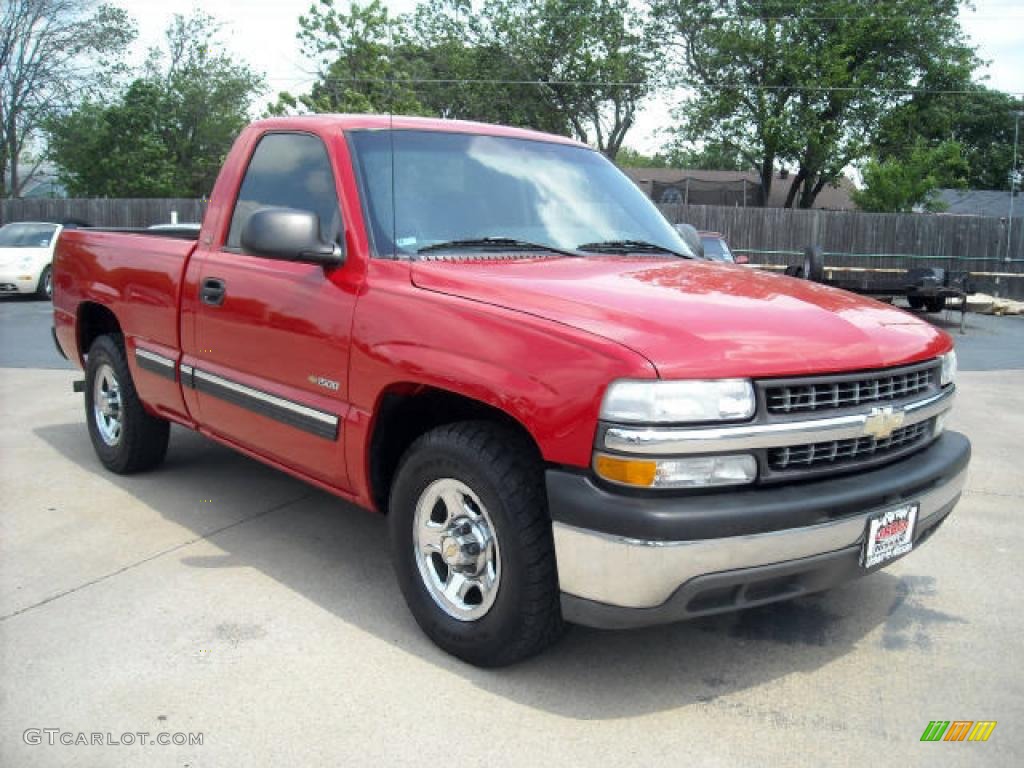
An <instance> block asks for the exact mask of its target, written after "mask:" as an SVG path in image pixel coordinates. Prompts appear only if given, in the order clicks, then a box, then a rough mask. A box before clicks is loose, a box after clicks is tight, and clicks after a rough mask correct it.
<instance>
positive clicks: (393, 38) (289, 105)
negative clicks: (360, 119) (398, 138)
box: [268, 0, 425, 115]
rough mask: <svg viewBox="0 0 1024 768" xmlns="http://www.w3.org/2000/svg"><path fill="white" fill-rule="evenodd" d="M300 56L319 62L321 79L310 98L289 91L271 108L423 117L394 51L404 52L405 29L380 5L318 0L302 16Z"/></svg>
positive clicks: (276, 112) (376, 1)
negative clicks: (343, 5) (345, 5)
mask: <svg viewBox="0 0 1024 768" xmlns="http://www.w3.org/2000/svg"><path fill="white" fill-rule="evenodd" d="M298 39H299V42H300V44H301V46H302V52H303V53H304V54H305V55H306V56H307V57H308V58H310V59H311V60H313V61H315V62H316V67H317V80H316V82H315V83H314V84H313V87H312V89H311V90H310V92H309V93H308V94H303V95H298V96H296V95H293V94H291V93H288V92H285V93H281V94H279V95H278V98H277V101H276V102H274V103H273V104H271V105H270V106H269V107H268V112H269V113H270V114H273V115H280V114H288V113H290V112H296V111H304V112H381V113H385V112H394V113H397V114H421V113H423V112H425V109H424V107H423V105H422V104H420V103H419V102H418V101H417V99H416V94H415V91H414V90H413V88H412V87H411V86H410V84H409V83H408V82H407V81H408V80H409V78H410V72H409V69H408V68H407V66H406V63H405V61H404V58H403V57H401V56H399V55H397V54H396V51H397V50H399V49H401V48H403V47H405V41H404V28H403V26H402V24H401V23H400V22H399V21H398V20H396V19H394V18H392V16H391V15H390V13H389V12H388V9H387V8H386V7H385V6H384V5H383V4H381V2H380V0H371V2H370V3H369V4H367V5H360V4H359V3H357V2H352V3H350V4H349V7H348V11H347V12H345V11H343V10H340V9H339V8H337V7H335V4H334V0H316V2H315V3H314V4H313V5H311V6H310V8H309V11H308V12H307V13H305V14H303V15H302V16H300V17H299V32H298Z"/></svg>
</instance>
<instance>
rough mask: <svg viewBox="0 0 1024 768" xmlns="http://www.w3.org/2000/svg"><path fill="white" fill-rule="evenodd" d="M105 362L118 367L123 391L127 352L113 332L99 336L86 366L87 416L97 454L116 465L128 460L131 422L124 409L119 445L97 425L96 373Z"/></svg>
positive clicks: (117, 370)
mask: <svg viewBox="0 0 1024 768" xmlns="http://www.w3.org/2000/svg"><path fill="white" fill-rule="evenodd" d="M104 363H105V364H107V365H109V366H110V367H111V369H112V370H113V371H114V376H116V377H117V383H118V386H119V387H120V388H121V392H122V393H123V392H124V387H125V374H126V373H127V368H128V365H127V363H126V362H125V361H124V356H123V355H122V354H121V351H120V349H119V347H118V345H117V344H116V343H115V342H114V341H113V340H112V339H111V338H110V337H109V336H101V337H100V338H98V339H96V341H94V342H93V345H92V347H91V348H90V349H89V358H88V363H87V365H86V369H85V420H86V422H87V423H88V425H89V438H90V439H91V440H92V444H93V448H95V449H96V454H97V455H98V456H99V457H100V461H102V462H103V464H104V466H107V467H112V466H118V465H120V464H122V463H123V462H124V447H125V445H126V444H127V442H128V441H127V438H128V434H127V433H128V430H129V429H130V426H129V424H128V422H129V419H128V418H127V413H125V412H124V411H122V413H123V415H122V420H121V439H120V440H118V441H117V445H107V443H106V441H105V440H104V439H103V437H102V435H100V433H99V429H98V428H97V426H96V411H95V409H94V407H93V406H94V403H95V391H96V374H97V371H99V369H100V367H101V366H102V365H103V364H104Z"/></svg>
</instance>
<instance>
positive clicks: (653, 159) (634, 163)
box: [615, 147, 672, 168]
mask: <svg viewBox="0 0 1024 768" xmlns="http://www.w3.org/2000/svg"><path fill="white" fill-rule="evenodd" d="M615 164H616V165H618V166H619V167H621V168H671V167H672V165H671V163H670V162H669V158H668V157H666V156H665V155H663V154H661V153H660V152H657V153H655V154H653V155H646V154H644V153H643V152H639V151H638V150H635V149H633V148H632V147H622V148H621V149H619V154H618V155H616V156H615Z"/></svg>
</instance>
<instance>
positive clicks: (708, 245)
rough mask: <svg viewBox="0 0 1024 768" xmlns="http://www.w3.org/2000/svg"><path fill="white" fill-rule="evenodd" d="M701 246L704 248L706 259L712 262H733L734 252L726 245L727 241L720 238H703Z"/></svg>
mask: <svg viewBox="0 0 1024 768" xmlns="http://www.w3.org/2000/svg"><path fill="white" fill-rule="evenodd" d="M701 244H702V245H703V246H704V258H706V259H711V260H712V261H732V260H733V257H732V251H730V250H729V246H728V245H726V243H725V240H723V239H722V238H720V237H702V238H701Z"/></svg>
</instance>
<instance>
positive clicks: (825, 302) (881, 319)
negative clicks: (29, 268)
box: [54, 115, 952, 506]
mask: <svg viewBox="0 0 1024 768" xmlns="http://www.w3.org/2000/svg"><path fill="white" fill-rule="evenodd" d="M391 127H394V128H397V129H417V130H438V131H458V132H472V133H485V134H490V135H499V136H513V137H519V138H524V139H542V140H545V141H559V142H564V143H576V142H572V141H571V140H568V139H563V138H560V137H551V136H548V135H545V134H536V133H533V132H531V131H522V130H519V129H512V128H500V127H497V126H485V125H478V124H471V123H457V122H449V121H440V120H426V119H420V118H394V119H391V118H388V117H379V116H367V115H360V116H320V117H308V118H288V119H275V120H266V121H261V122H258V123H255V124H253V125H252V126H250V127H249V128H247V129H246V131H245V132H243V134H242V135H241V136H240V137H239V139H238V141H237V142H236V143H235V146H234V148H233V149H232V151H231V153H230V154H229V156H228V158H227V160H226V161H225V164H224V168H223V169H222V171H221V174H220V177H219V178H218V180H217V183H216V186H215V187H214V191H213V194H212V196H211V199H210V205H209V208H208V211H207V215H206V218H205V220H204V222H203V225H202V229H201V231H200V235H199V241H198V243H188V242H184V241H180V240H170V239H165V238H158V237H145V236H140V235H129V234H124V233H103V232H93V231H88V230H77V231H76V230H70V231H66V232H65V233H64V234H63V236H62V238H61V241H60V243H59V244H58V248H57V256H56V260H55V270H54V272H55V278H56V281H55V299H54V318H55V325H56V327H57V332H58V338H59V339H60V342H61V344H62V346H63V347H64V349H65V350H67V351H68V352H69V353H71V354H72V357H73V358H75V357H77V359H78V361H79V363H81V356H80V353H79V354H77V355H76V354H75V352H76V351H77V346H76V344H77V342H76V339H77V332H78V331H77V326H78V321H79V319H80V318H81V316H82V314H81V313H82V309H83V307H86V306H87V305H89V304H98V305H102V306H103V307H106V308H107V309H109V311H110V312H112V313H113V314H114V315H115V317H116V318H117V321H118V323H119V324H120V327H121V329H122V330H123V332H124V334H125V337H126V340H127V344H128V348H129V350H130V351H131V350H134V348H135V346H136V345H142V346H144V347H146V348H147V349H149V350H151V351H155V352H157V353H158V354H161V355H165V356H167V357H173V358H174V360H175V362H176V363H179V362H183V363H185V364H186V365H191V366H196V367H198V368H201V369H203V370H206V371H208V372H209V373H212V374H215V375H217V376H220V377H222V378H224V379H229V380H231V381H234V382H236V383H238V384H240V385H242V386H244V387H249V388H251V389H254V390H259V391H261V392H264V393H266V394H267V395H269V396H271V397H274V398H280V399H283V400H286V401H289V402H291V403H295V404H298V405H301V406H303V407H307V408H310V409H314V410H316V411H318V412H320V413H327V414H332V415H336V416H337V418H338V422H339V435H338V439H337V440H334V441H332V440H329V439H326V438H324V437H322V436H317V435H313V434H310V433H309V432H305V431H302V430H299V429H296V428H295V427H294V426H292V425H289V424H286V423H282V422H281V421H280V420H275V419H273V418H270V417H268V416H266V415H261V414H259V413H255V412H253V410H251V409H247V408H245V407H242V406H240V405H237V404H234V403H231V402H228V401H227V400H225V399H223V398H217V397H213V396H212V395H210V394H208V393H205V392H197V391H195V390H193V389H189V388H184V389H183V388H182V386H181V384H180V382H172V381H169V380H167V379H161V378H160V377H158V376H156V375H154V374H153V373H151V372H148V371H146V370H140V369H138V368H137V367H136V366H135V364H134V359H133V360H132V373H133V376H134V377H135V380H136V384H137V386H138V389H139V392H140V395H141V396H142V399H143V400H144V402H146V404H147V407H149V408H150V409H152V410H154V411H156V412H158V413H161V414H163V415H165V416H168V417H170V418H174V419H176V420H178V421H182V422H184V423H187V424H190V425H192V426H195V427H196V428H199V429H200V430H202V431H203V432H204V433H206V434H209V435H211V436H213V437H215V438H216V439H218V440H220V441H222V442H224V443H226V444H229V445H232V446H234V447H236V448H238V449H239V450H242V451H243V452H245V453H247V454H248V455H251V456H254V457H257V458H259V459H261V460H263V461H265V462H267V463H269V464H271V465H273V466H277V467H280V468H282V469H285V470H286V471H288V472H290V473H292V474H295V475H297V476H300V477H304V478H306V479H308V480H310V481H311V482H314V483H315V484H316V485H318V486H319V487H322V488H326V489H329V490H331V491H333V492H335V493H337V494H339V495H341V496H343V497H345V498H350V499H354V500H356V501H358V502H359V503H361V504H363V505H365V506H372V503H373V502H372V500H371V496H372V494H371V492H370V488H369V467H370V453H369V446H370V441H371V437H372V433H373V429H374V425H375V418H376V414H377V413H378V410H379V404H380V403H381V401H382V398H383V397H384V396H385V395H386V394H388V393H389V392H402V393H410V392H416V391H419V390H421V389H422V388H425V387H432V388H437V389H442V390H447V391H450V392H452V393H456V394H460V395H463V396H465V397H468V398H471V399H474V400H477V401H479V402H482V403H486V404H487V405H490V406H492V407H494V408H497V409H499V410H501V411H503V412H504V413H506V414H507V415H508V416H510V417H511V418H513V419H515V420H516V421H518V422H519V423H520V424H522V425H523V427H524V428H525V429H526V430H527V431H528V432H529V433H530V434H531V435H532V436H533V438H534V440H535V441H536V443H537V445H538V447H539V449H540V451H541V453H542V454H543V456H544V458H545V459H546V460H547V461H549V462H552V463H557V464H566V465H572V466H578V467H586V466H588V465H589V462H590V457H591V451H592V446H593V441H594V434H595V430H596V426H597V416H598V411H599V408H600V402H601V398H602V396H603V394H604V391H605V389H606V387H607V385H608V384H609V382H611V381H612V380H614V379H617V378H623V377H630V378H655V377H658V376H661V377H665V378H710V377H768V376H790V375H803V374H813V373H830V372H835V371H846V370H864V369H871V368H880V367H886V366H891V365H898V364H902V363H910V362H914V361H918V360H923V359H927V358H930V357H934V356H937V355H939V354H941V353H943V352H945V351H947V350H949V349H950V348H951V347H952V343H951V341H950V339H949V337H948V336H947V335H946V334H944V333H942V332H941V331H937V330H935V329H934V328H932V327H931V326H930V325H928V324H927V323H924V322H922V321H920V320H917V319H916V318H914V317H912V316H911V315H909V314H907V313H904V312H902V311H900V310H897V309H893V308H892V307H889V306H886V305H883V304H879V303H877V302H874V301H871V300H869V299H864V298H861V297H858V296H855V295H853V294H848V293H844V292H842V291H837V290H834V289H830V288H826V287H822V286H818V285H815V284H812V283H808V282H806V281H801V280H794V279H790V278H785V277H781V276H775V275H767V274H763V273H758V272H753V271H751V270H748V269H744V268H741V267H735V266H728V265H721V264H715V263H708V262H698V261H685V262H684V261H679V260H676V259H668V258H620V257H615V256H593V257H587V258H576V259H567V258H525V259H518V260H503V261H465V260H463V261H457V262H441V261H438V262H409V261H394V260H382V259H371V258H370V249H369V244H368V240H367V233H366V230H365V225H364V220H363V216H362V212H361V203H360V197H359V190H358V186H357V184H356V179H355V175H354V173H353V170H352V164H351V159H350V157H349V152H348V147H347V144H346V142H345V138H344V130H345V129H355V128H360V129H387V128H391ZM268 131H301V132H305V133H311V134H315V135H317V136H319V137H320V138H321V139H322V140H323V142H324V144H325V146H326V147H327V150H328V154H329V156H330V157H331V162H332V164H333V171H334V179H335V185H336V189H337V192H338V197H339V200H340V205H341V214H342V218H343V220H344V222H345V245H346V253H347V259H346V262H345V264H344V265H343V266H340V267H338V268H336V269H331V270H324V269H323V268H321V267H318V266H314V265H310V264H298V263H290V262H283V261H277V260H272V259H265V258H258V257H254V256H248V255H244V254H240V253H236V252H229V251H227V250H224V248H223V244H224V241H225V238H226V235H227V229H228V225H229V222H230V219H231V215H232V211H233V208H234V200H235V197H236V195H237V192H238V188H239V185H240V182H241V178H242V176H243V174H244V172H245V169H246V167H247V165H248V162H249V158H250V156H251V154H252V151H253V149H254V147H255V146H256V144H257V142H258V141H259V139H260V138H261V137H262V136H263V135H264V134H265V133H267V132H268ZM209 277H217V278H220V279H221V280H223V281H224V282H225V283H226V286H227V293H226V296H225V301H224V303H223V305H222V306H220V307H210V306H207V305H204V304H203V303H202V302H201V301H200V300H199V286H200V285H201V284H202V281H203V279H204V278H209ZM79 352H80V351H79ZM130 357H133V356H132V355H130ZM325 382H327V383H328V384H329V383H331V382H337V384H338V387H337V389H334V388H332V387H330V386H325Z"/></svg>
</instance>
